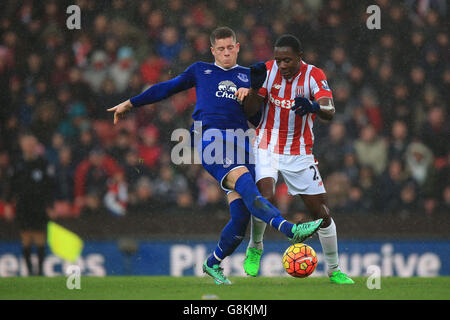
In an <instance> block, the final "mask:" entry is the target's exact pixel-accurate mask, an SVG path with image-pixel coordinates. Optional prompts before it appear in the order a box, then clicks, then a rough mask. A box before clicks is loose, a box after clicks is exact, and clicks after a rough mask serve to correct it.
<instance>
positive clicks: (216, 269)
mask: <svg viewBox="0 0 450 320" xmlns="http://www.w3.org/2000/svg"><path fill="white" fill-rule="evenodd" d="M206 261H207V260H205V262H204V263H203V272H204V273H206V274H207V275H209V276H210V277H212V278H213V279H214V282H215V283H216V284H231V281H230V280H228V279H227V278H226V277H225V276H224V275H223V268H221V267H220V266H219V265H218V264H215V265H213V266H212V268H211V267H208V265H207V264H206Z"/></svg>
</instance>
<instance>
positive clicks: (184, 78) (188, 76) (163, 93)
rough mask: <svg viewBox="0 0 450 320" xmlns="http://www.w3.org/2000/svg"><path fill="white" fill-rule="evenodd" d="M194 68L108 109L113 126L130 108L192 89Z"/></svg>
mask: <svg viewBox="0 0 450 320" xmlns="http://www.w3.org/2000/svg"><path fill="white" fill-rule="evenodd" d="M195 66H196V64H195V63H194V64H193V65H191V66H190V67H189V68H187V69H186V70H185V71H184V72H183V73H182V74H180V75H179V76H177V77H176V78H173V79H171V80H168V81H164V82H160V83H157V84H155V85H153V86H151V87H150V88H148V89H147V90H145V91H144V92H142V93H141V94H139V95H137V96H135V97H133V98H131V99H128V100H127V101H124V102H122V103H120V104H118V105H117V106H115V107H112V108H110V109H108V111H110V112H114V124H116V123H118V122H119V120H120V119H121V118H123V117H124V116H125V114H126V113H127V112H128V111H130V110H131V109H132V108H138V107H140V106H144V105H148V104H153V103H156V102H158V101H161V100H164V99H166V98H168V97H170V96H172V95H174V94H176V93H178V92H181V91H184V90H187V89H190V88H192V87H194V86H195V75H194V73H195V72H194V68H195Z"/></svg>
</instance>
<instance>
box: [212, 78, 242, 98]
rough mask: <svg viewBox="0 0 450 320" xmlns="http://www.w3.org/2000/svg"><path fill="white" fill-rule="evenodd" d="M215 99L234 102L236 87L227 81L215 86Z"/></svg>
mask: <svg viewBox="0 0 450 320" xmlns="http://www.w3.org/2000/svg"><path fill="white" fill-rule="evenodd" d="M217 89H219V90H218V91H216V97H218V98H227V99H233V100H236V99H237V97H236V95H235V93H236V92H237V86H236V85H235V84H234V83H233V82H232V81H229V80H225V81H221V82H220V83H219V85H218V86H217Z"/></svg>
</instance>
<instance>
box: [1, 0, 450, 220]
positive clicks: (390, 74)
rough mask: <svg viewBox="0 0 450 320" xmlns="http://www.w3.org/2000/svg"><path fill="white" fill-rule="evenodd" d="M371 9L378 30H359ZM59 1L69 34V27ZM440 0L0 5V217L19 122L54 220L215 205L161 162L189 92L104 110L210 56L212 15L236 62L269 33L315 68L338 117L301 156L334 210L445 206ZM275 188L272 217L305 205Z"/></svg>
mask: <svg viewBox="0 0 450 320" xmlns="http://www.w3.org/2000/svg"><path fill="white" fill-rule="evenodd" d="M374 3H375V4H377V5H378V6H379V7H380V8H381V29H379V30H377V29H375V30H369V29H368V28H367V26H366V19H367V17H368V14H367V13H366V8H367V6H369V5H371V4H374ZM72 4H76V5H78V6H79V7H80V9H81V29H79V30H76V29H75V30H69V29H68V28H67V26H66V19H67V18H68V17H69V15H70V14H68V13H66V8H67V7H68V6H69V5H72ZM448 9H449V5H448V3H447V2H446V1H445V0H429V1H418V0H405V1H388V0H378V1H352V0H350V1H347V0H345V1H344V0H305V1H299V0H292V1H287V0H279V1H257V0H240V1H238V0H226V1H217V0H214V1H206V0H203V1H195V2H191V1H184V0H137V1H125V0H111V1H99V0H70V1H68V0H58V1H56V0H46V1H37V0H34V1H33V0H24V1H13V0H4V1H2V2H1V4H0V37H1V38H0V83H1V87H2V88H3V90H2V95H1V96H0V105H1V108H0V217H1V216H5V215H7V211H8V210H5V208H9V207H8V204H7V201H6V198H7V197H6V195H7V194H8V188H9V182H10V179H11V175H12V173H13V171H14V164H15V162H16V160H17V159H18V158H20V157H21V150H20V144H19V137H20V135H21V133H22V132H28V133H32V134H33V135H34V136H35V137H36V152H38V153H39V154H40V155H41V156H43V157H44V158H45V159H46V160H47V161H48V163H49V170H50V171H51V172H52V173H53V175H54V178H55V183H56V193H55V197H56V199H55V200H56V201H55V207H54V210H53V211H52V212H53V213H52V214H53V215H54V216H56V217H57V216H70V217H80V216H81V217H82V216H83V215H88V214H98V213H99V212H107V213H111V214H114V215H118V216H122V215H128V214H133V213H135V212H152V210H153V211H154V210H166V209H167V208H169V207H170V208H173V207H175V208H176V209H179V210H186V212H195V211H196V210H200V209H205V210H213V209H214V208H217V207H224V206H226V202H225V197H224V194H223V192H222V191H221V189H219V187H218V186H217V183H216V182H215V180H214V179H213V178H212V177H210V176H209V174H207V173H206V171H205V170H203V169H202V168H201V166H200V165H183V166H176V165H173V164H172V162H171V157H170V153H171V149H172V147H173V145H174V144H175V142H172V141H171V133H172V132H173V130H175V129H177V128H189V126H190V124H191V113H192V111H193V107H194V105H195V92H194V91H193V90H189V91H186V92H183V93H179V94H177V95H175V96H174V97H172V98H170V99H167V100H164V101H162V102H160V103H157V104H154V105H150V106H146V107H142V108H140V109H138V110H135V111H133V113H132V114H130V115H129V117H128V118H127V119H126V120H125V121H123V122H122V123H120V124H119V125H118V126H113V125H112V114H111V113H108V112H107V111H106V109H107V108H108V107H112V106H114V105H116V104H118V103H120V102H122V101H124V100H126V99H127V98H129V97H131V96H134V95H137V94H138V93H140V92H141V91H142V90H144V89H145V88H147V87H148V86H149V85H151V84H155V83H157V82H161V81H165V80H168V79H171V78H172V77H174V76H176V75H177V74H179V73H180V72H182V71H183V70H184V69H185V68H186V67H188V66H189V65H190V64H192V63H193V62H195V61H197V60H202V61H207V62H210V61H212V56H211V54H210V43H209V34H210V32H211V31H212V30H213V29H214V28H216V27H217V26H222V25H226V26H229V27H231V28H233V29H234V30H235V31H236V33H237V37H238V41H239V42H240V43H241V51H240V56H239V63H240V64H241V65H244V66H248V65H250V64H251V63H254V62H256V61H265V60H269V59H271V57H272V48H273V43H274V41H275V40H276V39H277V38H278V37H279V36H280V35H282V34H284V33H292V34H294V35H296V36H298V38H299V39H300V40H301V41H302V44H303V47H304V54H303V59H304V60H305V61H306V62H307V63H310V64H314V65H316V66H318V67H320V68H322V69H323V70H324V72H325V74H326V75H327V78H328V83H329V84H330V87H331V88H332V90H333V95H334V101H335V105H336V108H337V113H336V118H335V120H334V121H333V122H331V123H324V122H321V121H319V120H318V121H316V123H315V131H314V132H315V146H314V154H315V156H316V158H317V159H318V160H319V168H320V172H321V175H322V178H323V180H324V182H325V186H326V189H327V192H328V198H329V204H330V207H331V209H332V210H333V211H334V212H336V213H337V214H340V213H342V214H345V213H362V214H366V213H367V214H372V213H379V214H406V215H408V214H423V215H434V214H440V213H443V212H445V213H450V183H449V181H450V179H449V165H450V152H449V151H450V147H449V146H450V143H449V136H450V127H449V121H448V120H449V108H448V106H449V104H448V100H449V99H448V90H449V89H450V87H449V84H450V68H449V65H448V64H447V62H448V54H449V47H448V30H447V18H448V17H447V11H448ZM276 193H277V202H278V203H277V205H278V206H279V207H280V209H281V211H282V212H283V213H286V214H287V213H293V212H303V211H304V208H303V205H302V202H301V200H300V199H299V198H292V197H290V196H289V195H288V194H287V191H286V185H285V184H284V183H283V181H282V179H281V177H280V181H279V183H278V184H277V192H276ZM5 212H6V213H5Z"/></svg>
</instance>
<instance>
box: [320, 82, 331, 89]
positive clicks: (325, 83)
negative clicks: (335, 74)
mask: <svg viewBox="0 0 450 320" xmlns="http://www.w3.org/2000/svg"><path fill="white" fill-rule="evenodd" d="M320 82H321V83H322V89H323V90H328V91H330V87H328V82H327V80H322V81H320Z"/></svg>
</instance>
